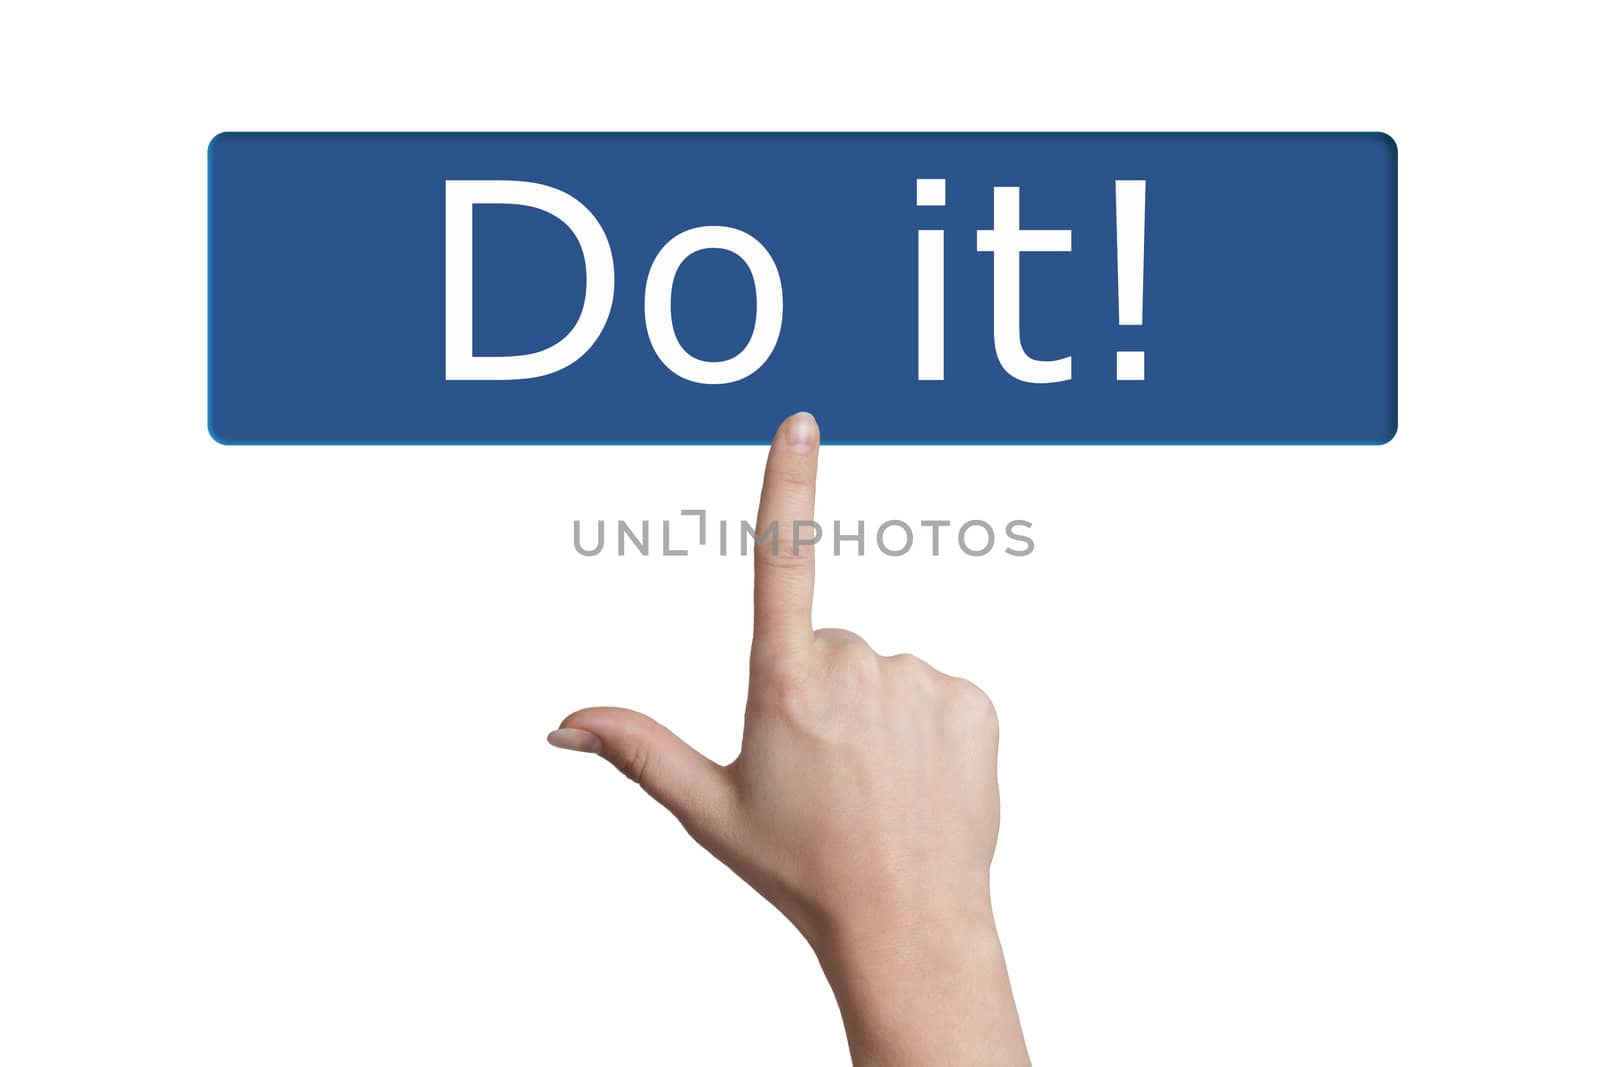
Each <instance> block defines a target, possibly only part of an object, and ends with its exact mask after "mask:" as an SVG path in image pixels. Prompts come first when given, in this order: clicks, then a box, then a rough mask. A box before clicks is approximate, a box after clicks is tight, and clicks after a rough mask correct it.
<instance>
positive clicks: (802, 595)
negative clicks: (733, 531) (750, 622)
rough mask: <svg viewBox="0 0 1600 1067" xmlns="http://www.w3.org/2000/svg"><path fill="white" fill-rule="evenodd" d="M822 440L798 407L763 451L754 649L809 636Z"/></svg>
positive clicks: (780, 648) (797, 644)
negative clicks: (818, 467) (818, 465)
mask: <svg viewBox="0 0 1600 1067" xmlns="http://www.w3.org/2000/svg"><path fill="white" fill-rule="evenodd" d="M820 441H821V432H820V431H819V430H818V429H817V420H816V419H814V418H812V417H811V416H810V415H809V414H808V413H806V412H804V411H802V412H800V413H799V414H796V415H790V416H789V417H788V418H787V419H785V420H784V421H783V425H781V426H779V427H778V432H777V433H776V434H775V435H774V436H773V438H772V448H771V449H770V450H769V451H768V452H767V473H766V477H765V478H764V479H763V480H762V483H761V506H760V507H759V508H758V509H757V511H756V531H755V544H754V546H753V547H754V552H755V557H756V559H755V564H756V583H755V584H756V618H755V641H754V646H755V648H756V650H757V651H758V652H762V653H771V654H782V653H785V652H789V651H793V650H795V649H799V648H804V647H806V646H807V645H809V644H810V643H811V641H812V632H811V592H812V589H813V587H814V586H815V584H816V560H815V558H814V557H813V554H812V545H814V544H816V542H817V541H819V540H820V539H821V528H820V527H818V526H817V524H816V520H815V519H814V518H813V517H812V513H813V512H814V510H815V508H816V497H817V448H818V443H819V442H820Z"/></svg>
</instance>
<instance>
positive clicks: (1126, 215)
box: [1117, 178, 1144, 382]
mask: <svg viewBox="0 0 1600 1067" xmlns="http://www.w3.org/2000/svg"><path fill="white" fill-rule="evenodd" d="M1117 325H1118V326H1143V325H1144V179H1142V178H1140V179H1137V180H1133V181H1123V180H1121V179H1119V180H1118V181H1117ZM1117 381H1119V382H1142V381H1144V352H1142V351H1140V352H1120V351H1119V352H1118V353H1117Z"/></svg>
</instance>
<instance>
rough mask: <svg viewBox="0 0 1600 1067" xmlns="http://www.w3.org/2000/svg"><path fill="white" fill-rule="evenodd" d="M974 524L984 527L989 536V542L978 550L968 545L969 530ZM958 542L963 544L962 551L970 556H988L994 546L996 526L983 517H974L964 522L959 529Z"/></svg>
mask: <svg viewBox="0 0 1600 1067" xmlns="http://www.w3.org/2000/svg"><path fill="white" fill-rule="evenodd" d="M974 526H981V527H983V532H984V533H985V534H987V535H988V537H989V541H988V543H987V544H985V545H984V546H983V548H981V549H979V550H978V551H976V552H974V551H973V550H972V549H970V548H968V547H967V531H968V530H970V529H972V528H973V527H974ZM956 543H957V544H959V545H960V546H961V551H963V552H965V553H966V554H967V555H969V556H987V555H988V554H989V550H990V549H992V548H994V527H993V526H990V525H989V524H988V523H986V522H984V521H983V520H982V519H973V520H972V521H971V522H968V523H964V524H963V525H962V527H961V529H960V530H959V531H957V533H956Z"/></svg>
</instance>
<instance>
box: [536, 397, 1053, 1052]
mask: <svg viewBox="0 0 1600 1067" xmlns="http://www.w3.org/2000/svg"><path fill="white" fill-rule="evenodd" d="M818 443H819V437H818V430H817V424H816V422H815V420H813V419H812V418H811V416H810V415H807V414H799V415H794V416H792V417H790V418H789V419H788V420H786V421H785V422H784V423H783V425H782V426H780V427H779V428H778V433H777V435H776V436H775V437H774V439H773V442H772V448H771V451H770V452H769V453H768V456H767V468H766V477H765V481H764V483H763V485H762V490H761V503H760V507H759V510H758V514H757V523H756V526H757V531H758V533H764V532H765V531H766V530H767V529H768V527H769V525H772V524H776V527H777V536H776V537H775V538H774V539H773V540H772V541H771V542H770V544H769V543H767V542H762V543H760V544H758V545H757V546H756V551H755V628H754V638H753V640H752V643H751V653H750V690H749V700H748V703H747V704H746V707H745V720H744V744H743V748H742V750H741V752H740V754H739V756H738V758H737V759H735V760H734V761H733V762H732V763H731V764H729V765H728V766H726V767H724V766H719V765H718V764H716V763H714V762H712V761H711V760H710V759H707V758H706V757H705V756H703V755H701V754H700V753H699V752H697V751H695V750H694V749H693V748H691V747H690V746H689V745H687V744H685V743H684V742H683V741H682V740H680V739H679V738H678V737H677V736H675V735H674V734H673V733H672V732H671V731H669V730H668V729H666V727H664V726H662V725H660V724H659V723H657V722H655V721H654V720H653V719H650V718H648V717H646V716H644V715H642V714H640V713H638V712H636V711H630V710H627V709H625V708H614V707H593V708H585V709H583V710H582V711H578V712H574V713H573V714H571V715H569V716H567V718H566V719H565V720H564V721H563V722H562V723H561V728H560V729H558V730H556V731H554V732H553V733H551V735H550V743H551V744H553V745H555V746H557V747H558V748H569V749H575V750H578V751H585V752H595V753H598V754H600V755H602V756H604V757H605V758H606V759H608V760H609V761H610V762H611V763H613V764H614V765H615V766H616V767H617V768H618V769H619V770H621V771H622V772H623V773H624V774H626V775H627V776H628V777H630V778H632V779H633V780H634V781H636V782H638V783H639V784H640V785H641V786H643V787H644V790H645V792H646V793H648V794H649V795H650V796H652V797H654V798H655V799H656V800H657V801H659V802H660V803H661V804H663V805H664V806H665V807H666V808H667V809H668V810H669V811H671V812H672V813H673V814H674V815H675V816H677V817H678V819H679V821H681V822H682V823H683V825H684V827H685V828H686V829H687V830H688V831H689V834H690V835H691V836H692V837H693V838H694V839H695V840H696V841H698V842H699V843H700V844H701V845H703V846H704V847H705V848H706V849H707V850H708V851H709V852H710V853H711V854H712V855H713V856H715V857H717V859H719V860H721V861H722V862H723V863H725V864H727V866H728V867H730V868H731V869H732V870H733V871H734V872H735V873H737V874H738V875H739V876H740V877H741V878H743V879H744V880H745V881H746V882H748V883H749V884H750V885H751V886H753V887H754V888H755V889H756V891H757V892H759V893H760V894H761V895H762V896H764V897H766V898H767V899H768V900H770V901H771V902H772V903H773V904H775V905H776V906H777V907H778V909H779V910H780V911H781V912H783V914H784V915H785V916H787V917H788V918H789V920H790V921H791V922H793V923H794V925H795V926H796V927H797V928H798V929H799V930H800V932H801V933H802V934H803V935H804V936H805V938H806V939H807V941H809V942H810V944H811V946H812V947H813V948H814V949H815V950H816V953H817V956H818V959H819V960H820V961H821V963H822V967H823V970H824V972H825V973H826V974H827V976H828V979H829V981H830V982H831V983H832V985H833V988H834V992H835V995H836V996H837V998H838V1000H839V1005H840V1009H841V1012H842V1013H843V1016H844V1022H845V1028H846V1033H847V1035H848V1037H849V1040H850V1048H851V1053H852V1057H853V1058H854V1060H855V1062H856V1063H857V1064H858V1065H869V1064H870V1065H875V1067H876V1065H883V1067H889V1065H900V1064H906V1065H910V1064H917V1065H924V1064H932V1063H949V1064H979V1063H983V1064H991V1063H992V1064H1022V1063H1026V1062H1027V1053H1026V1051H1025V1049H1024V1048H1023V1044H1022V1033H1021V1028H1020V1025H1019V1024H1018V1023H1017V1019H1016V1010H1015V1007H1014V1006H1013V1004H1012V998H1011V990H1010V985H1009V982H1008V980H1007V977H1006V973H1005V965H1004V961H1003V959H1002V957H1001V955H1000V946H999V939H998V937H997V935H996V934H995V929H994V920H993V916H992V912H991V909H990V903H989V864H990V861H991V859H992V858H993V856H994V848H995V840H996V836H997V835H998V833H999V827H1000V795H999V787H998V783H997V780H996V774H995V758H996V748H997V744H998V739H999V731H998V726H997V721H996V718H995V713H994V708H993V706H992V705H991V704H990V703H989V700H988V698H987V697H985V696H984V694H983V693H982V692H981V691H980V690H979V689H978V688H977V687H976V686H974V685H973V684H972V683H970V682H967V681H964V680H962V679H960V678H953V677H950V676H949V675H946V674H942V673H940V672H939V671H936V670H934V669H933V668H932V667H930V666H928V665H927V664H926V663H924V662H922V661H921V660H919V659H917V658H916V657H914V656H908V655H899V656H888V657H883V656H879V655H877V654H876V653H874V652H873V651H872V649H871V648H869V647H868V646H867V644H866V642H864V641H862V640H861V639H860V638H859V637H857V636H855V635H854V634H851V633H848V632H846V631H844V630H818V631H815V632H813V630H812V628H811V598H812V589H813V585H814V579H815V559H814V555H813V551H812V548H811V546H810V545H807V544H806V543H805V542H806V541H807V540H814V539H815V538H814V537H811V536H805V537H802V536H799V534H800V533H801V532H802V531H805V532H810V531H812V530H814V529H815V527H814V525H812V523H813V517H812V515H813V504H814V500H815V495H816V474H817V455H818Z"/></svg>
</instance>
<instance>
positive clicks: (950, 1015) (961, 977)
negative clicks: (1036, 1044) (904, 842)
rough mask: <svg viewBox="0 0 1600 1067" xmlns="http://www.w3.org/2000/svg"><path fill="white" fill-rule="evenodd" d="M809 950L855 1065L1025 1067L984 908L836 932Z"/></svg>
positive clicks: (1001, 961)
mask: <svg viewBox="0 0 1600 1067" xmlns="http://www.w3.org/2000/svg"><path fill="white" fill-rule="evenodd" d="M811 942H812V947H813V948H814V949H815V950H816V952H817V959H818V961H819V962H820V963H821V964H822V970H823V973H824V974H825V975H826V976H827V978H828V982H829V984H830V985H832V987H833V990H834V996H835V998H836V999H837V1000H838V1002H839V1011H840V1014H841V1015H842V1016H843V1019H844V1026H845V1032H846V1035H847V1037H848V1038H849V1042H850V1052H851V1057H852V1059H853V1060H854V1062H855V1064H856V1067H900V1065H902V1064H905V1065H910V1064H925V1063H930V1062H940V1063H951V1064H961V1063H971V1064H997V1065H998V1064H1004V1065H1006V1067H1011V1065H1020V1064H1026V1063H1027V1062H1028V1059H1027V1052H1026V1050H1025V1049H1024V1047H1023V1044H1022V1031H1021V1026H1020V1024H1019V1023H1018V1021H1017V1015H1016V1006H1015V1004H1014V1002H1013V1000H1012V995H1011V983H1010V980H1009V978H1008V977H1007V974H1006V967H1005V957H1004V955H1003V953H1002V952H1001V949H1000V937H999V934H998V933H997V932H996V929H995V923H994V916H993V913H992V911H991V910H990V908H989V903H988V901H987V900H984V901H983V902H982V903H981V905H972V906H969V907H963V908H952V909H944V910H941V911H939V912H937V913H929V914H925V915H920V916H907V915H900V916H895V917H890V918H882V917H880V918H879V919H878V920H877V921H875V922H871V923H862V924H856V925H853V926H852V925H849V924H835V925H833V926H832V927H831V928H830V929H828V930H826V931H825V932H822V933H821V934H820V935H818V936H815V937H812V938H811Z"/></svg>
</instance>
